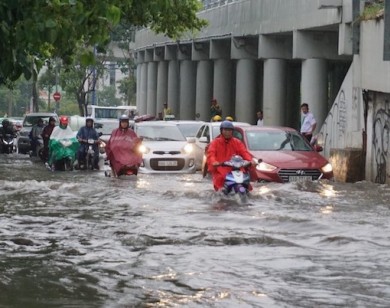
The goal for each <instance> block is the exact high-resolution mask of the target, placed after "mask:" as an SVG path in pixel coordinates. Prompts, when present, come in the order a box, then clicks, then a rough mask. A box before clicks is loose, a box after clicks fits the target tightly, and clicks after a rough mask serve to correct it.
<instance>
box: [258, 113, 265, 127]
mask: <svg viewBox="0 0 390 308" xmlns="http://www.w3.org/2000/svg"><path fill="white" fill-rule="evenodd" d="M256 115H257V123H256V125H257V126H264V120H263V110H259V111H258V112H256Z"/></svg>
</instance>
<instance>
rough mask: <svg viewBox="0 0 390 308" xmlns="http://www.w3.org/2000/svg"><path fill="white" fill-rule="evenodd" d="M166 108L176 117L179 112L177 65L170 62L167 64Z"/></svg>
mask: <svg viewBox="0 0 390 308" xmlns="http://www.w3.org/2000/svg"><path fill="white" fill-rule="evenodd" d="M167 103H168V107H169V108H170V109H171V110H172V113H173V114H174V115H175V116H176V117H178V116H179V114H180V110H179V107H180V106H179V63H178V61H177V60H171V61H169V64H168V101H167Z"/></svg>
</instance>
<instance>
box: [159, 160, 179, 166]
mask: <svg viewBox="0 0 390 308" xmlns="http://www.w3.org/2000/svg"><path fill="white" fill-rule="evenodd" d="M158 166H159V167H176V166H177V161H176V160H159V161H158Z"/></svg>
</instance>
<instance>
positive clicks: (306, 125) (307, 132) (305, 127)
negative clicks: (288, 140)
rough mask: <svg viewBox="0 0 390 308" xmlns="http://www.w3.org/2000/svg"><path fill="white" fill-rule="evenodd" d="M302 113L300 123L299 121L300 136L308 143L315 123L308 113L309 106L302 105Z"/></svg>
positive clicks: (311, 115)
mask: <svg viewBox="0 0 390 308" xmlns="http://www.w3.org/2000/svg"><path fill="white" fill-rule="evenodd" d="M301 111H302V121H301V134H302V135H303V136H305V137H306V139H307V140H308V141H309V142H310V141H311V138H312V137H313V132H314V130H315V129H316V126H317V122H316V120H315V119H314V116H313V114H312V113H311V112H309V105H308V104H306V103H303V104H302V105H301Z"/></svg>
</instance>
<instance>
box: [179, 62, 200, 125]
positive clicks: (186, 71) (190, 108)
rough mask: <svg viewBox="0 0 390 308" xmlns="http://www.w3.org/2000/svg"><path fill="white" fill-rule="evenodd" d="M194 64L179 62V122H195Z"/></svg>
mask: <svg viewBox="0 0 390 308" xmlns="http://www.w3.org/2000/svg"><path fill="white" fill-rule="evenodd" d="M195 64H196V63H195V62H192V61H191V60H183V61H181V62H180V120H195V96H196V71H195Z"/></svg>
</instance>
